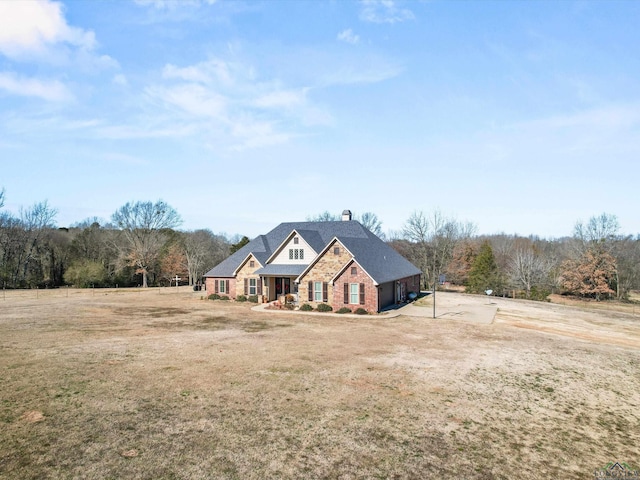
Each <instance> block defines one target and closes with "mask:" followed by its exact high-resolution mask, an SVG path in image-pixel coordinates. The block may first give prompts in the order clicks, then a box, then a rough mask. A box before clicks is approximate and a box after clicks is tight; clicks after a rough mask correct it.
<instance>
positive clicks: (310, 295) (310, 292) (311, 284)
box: [309, 281, 313, 302]
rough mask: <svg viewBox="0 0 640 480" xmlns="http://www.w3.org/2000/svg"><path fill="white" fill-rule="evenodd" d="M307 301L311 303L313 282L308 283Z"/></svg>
mask: <svg viewBox="0 0 640 480" xmlns="http://www.w3.org/2000/svg"><path fill="white" fill-rule="evenodd" d="M309 301H310V302H313V282H312V281H309Z"/></svg>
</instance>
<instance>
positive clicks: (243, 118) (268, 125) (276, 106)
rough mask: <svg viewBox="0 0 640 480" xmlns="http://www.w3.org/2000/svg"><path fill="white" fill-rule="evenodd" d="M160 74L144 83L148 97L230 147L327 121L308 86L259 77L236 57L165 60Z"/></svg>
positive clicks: (274, 140)
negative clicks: (188, 62) (175, 62)
mask: <svg viewBox="0 0 640 480" xmlns="http://www.w3.org/2000/svg"><path fill="white" fill-rule="evenodd" d="M162 79H163V80H164V82H163V84H159V85H158V84H156V85H152V86H149V87H147V88H146V90H145V93H146V94H147V97H148V98H149V100H150V101H151V102H153V103H155V104H157V105H162V106H164V107H166V108H168V109H170V110H171V113H170V114H169V115H170V116H172V117H174V118H180V119H181V120H182V121H186V122H191V123H192V124H193V125H194V127H195V128H196V129H197V130H198V131H206V132H208V133H207V135H208V136H209V137H212V138H213V137H217V136H219V137H220V138H221V139H224V138H226V139H227V140H229V139H231V144H230V143H229V142H228V141H227V145H228V146H229V148H231V149H233V150H242V149H245V148H256V147H264V146H269V145H274V144H279V143H283V142H287V141H288V140H290V139H291V138H293V137H295V136H298V135H299V134H300V133H299V131H300V129H302V128H305V127H308V126H311V125H319V124H324V125H326V124H327V123H328V122H329V121H330V119H329V116H328V115H327V114H326V113H324V112H322V111H321V109H319V108H317V107H315V106H313V105H310V102H309V100H308V98H307V94H308V92H309V90H310V89H309V88H308V87H300V88H288V87H286V86H284V85H282V83H281V82H280V81H279V80H275V79H261V78H260V77H259V75H258V73H257V72H256V71H255V69H254V68H252V67H251V66H249V65H246V64H242V63H239V62H228V61H225V60H222V59H219V58H211V59H209V60H207V61H204V62H199V63H196V64H193V65H187V66H177V65H173V64H167V65H165V67H164V68H163V70H162Z"/></svg>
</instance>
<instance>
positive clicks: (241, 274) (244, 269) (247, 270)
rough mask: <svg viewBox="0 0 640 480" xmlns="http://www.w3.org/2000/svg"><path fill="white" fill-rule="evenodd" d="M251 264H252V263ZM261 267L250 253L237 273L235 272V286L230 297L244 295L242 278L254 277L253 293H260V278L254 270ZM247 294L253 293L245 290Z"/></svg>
mask: <svg viewBox="0 0 640 480" xmlns="http://www.w3.org/2000/svg"><path fill="white" fill-rule="evenodd" d="M252 264H253V265H252ZM260 268H262V265H260V262H258V260H256V258H255V257H254V256H253V255H251V256H249V258H248V259H247V261H246V262H245V263H244V264H243V265H242V266H241V267H240V269H239V270H238V273H237V274H236V288H235V291H234V295H233V297H232V298H236V296H238V295H244V294H245V292H244V279H245V278H246V279H250V278H255V279H256V293H255V295H262V285H261V282H262V279H261V278H260V276H259V275H257V274H256V273H255V272H256V270H258V269H260ZM246 294H247V295H254V294H252V293H250V292H249V291H247V293H246Z"/></svg>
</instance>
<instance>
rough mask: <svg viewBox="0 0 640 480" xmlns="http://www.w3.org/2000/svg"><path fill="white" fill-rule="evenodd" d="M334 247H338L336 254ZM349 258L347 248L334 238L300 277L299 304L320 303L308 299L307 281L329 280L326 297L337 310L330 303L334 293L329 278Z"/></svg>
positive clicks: (315, 304) (315, 305) (313, 304)
mask: <svg viewBox="0 0 640 480" xmlns="http://www.w3.org/2000/svg"><path fill="white" fill-rule="evenodd" d="M335 247H338V248H339V249H340V252H339V253H338V254H337V255H336V254H335V253H334V248H335ZM350 260H351V254H350V253H349V252H348V251H347V249H346V248H344V247H343V246H342V244H341V243H340V242H339V241H337V240H334V241H333V242H332V243H331V245H330V246H329V248H328V249H327V250H326V251H325V253H324V254H323V255H322V256H321V257H320V258H319V259H318V261H317V262H316V263H315V265H314V266H313V267H312V268H311V270H309V271H308V272H307V273H306V274H305V275H304V277H302V278H301V279H300V284H299V285H298V299H299V303H300V305H302V304H304V303H308V304H310V305H312V306H313V307H314V308H315V307H317V306H318V303H321V302H310V301H309V282H329V285H328V289H327V298H328V300H329V301H328V303H329V304H330V305H331V306H332V307H333V309H334V310H337V308H336V306H335V305H334V304H333V303H332V301H333V297H334V293H333V286H332V285H331V283H330V280H331V279H332V278H333V277H334V275H335V274H336V273H337V272H338V271H340V270H341V269H342V267H344V265H345V264H346V263H347V262H349V261H350ZM342 306H343V305H338V308H340V307H342Z"/></svg>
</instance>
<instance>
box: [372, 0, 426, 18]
mask: <svg viewBox="0 0 640 480" xmlns="http://www.w3.org/2000/svg"><path fill="white" fill-rule="evenodd" d="M360 4H361V6H362V9H361V10H360V19H361V20H364V21H365V22H372V23H398V22H404V21H406V20H413V19H414V18H415V15H414V14H413V12H412V11H411V10H409V9H408V8H402V7H399V6H397V5H396V2H395V1H393V0H361V2H360Z"/></svg>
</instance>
